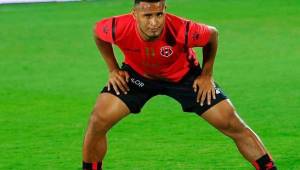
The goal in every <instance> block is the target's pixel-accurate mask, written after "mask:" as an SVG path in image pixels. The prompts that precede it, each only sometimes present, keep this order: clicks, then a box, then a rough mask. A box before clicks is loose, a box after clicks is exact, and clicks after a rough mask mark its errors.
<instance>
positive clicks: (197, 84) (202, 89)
mask: <svg viewBox="0 0 300 170" xmlns="http://www.w3.org/2000/svg"><path fill="white" fill-rule="evenodd" d="M193 89H194V92H195V93H197V103H199V102H200V105H201V106H203V103H204V101H205V99H206V101H207V104H208V105H210V104H211V100H212V99H211V98H213V99H216V90H215V83H214V80H213V78H212V77H211V76H206V75H200V76H198V77H197V78H196V79H195V80H194V83H193Z"/></svg>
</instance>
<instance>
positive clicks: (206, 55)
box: [201, 27, 218, 77]
mask: <svg viewBox="0 0 300 170" xmlns="http://www.w3.org/2000/svg"><path fill="white" fill-rule="evenodd" d="M209 29H210V31H211V36H210V39H209V42H208V43H207V45H206V46H204V47H203V50H202V53H203V64H202V73H201V75H203V76H210V77H212V75H213V65H214V62H215V56H216V54H217V49H218V30H217V29H216V28H215V27H209Z"/></svg>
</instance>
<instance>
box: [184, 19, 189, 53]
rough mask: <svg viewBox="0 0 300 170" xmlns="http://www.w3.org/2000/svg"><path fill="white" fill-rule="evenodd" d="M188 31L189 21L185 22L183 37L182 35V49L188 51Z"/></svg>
mask: <svg viewBox="0 0 300 170" xmlns="http://www.w3.org/2000/svg"><path fill="white" fill-rule="evenodd" d="M189 31H190V21H187V22H186V25H185V35H184V38H185V39H184V49H185V50H186V51H187V50H188V39H189Z"/></svg>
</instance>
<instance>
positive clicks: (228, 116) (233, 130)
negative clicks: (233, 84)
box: [201, 100, 276, 170]
mask: <svg viewBox="0 0 300 170" xmlns="http://www.w3.org/2000/svg"><path fill="white" fill-rule="evenodd" d="M201 116H202V118H204V119H205V120H206V121H207V122H209V123H210V124H211V125H213V126H214V127H216V128H217V129H218V130H220V131H221V132H222V133H224V134H225V135H227V136H229V137H230V138H232V139H233V141H234V142H235V144H236V145H237V148H238V150H239V151H240V153H241V154H242V155H243V156H244V157H245V158H246V159H247V160H248V161H249V162H251V163H252V164H253V165H254V166H255V168H256V169H257V170H275V169H276V167H275V165H274V163H273V161H272V158H271V157H270V156H269V155H268V153H267V150H266V149H265V147H264V146H263V144H262V142H261V140H260V139H259V137H258V136H257V135H256V134H255V133H254V132H253V131H252V130H251V129H250V128H249V127H248V126H247V125H246V124H245V123H244V122H243V121H242V119H241V118H240V117H239V116H238V114H237V113H236V111H235V110H234V108H233V106H232V104H231V103H230V101H229V100H223V101H221V102H220V103H218V104H216V105H214V106H213V107H211V108H210V109H209V110H207V111H206V112H204V113H203V114H202V115H201Z"/></svg>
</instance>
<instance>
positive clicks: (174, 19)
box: [166, 13, 189, 25]
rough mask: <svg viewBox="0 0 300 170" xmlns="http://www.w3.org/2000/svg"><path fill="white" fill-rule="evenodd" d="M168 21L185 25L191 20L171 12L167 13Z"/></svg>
mask: <svg viewBox="0 0 300 170" xmlns="http://www.w3.org/2000/svg"><path fill="white" fill-rule="evenodd" d="M166 21H167V22H169V23H172V24H175V25H184V24H186V22H187V21H189V20H188V19H185V18H183V17H180V16H177V15H174V14H171V13H167V14H166Z"/></svg>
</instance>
